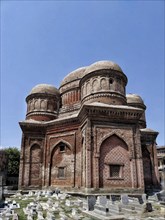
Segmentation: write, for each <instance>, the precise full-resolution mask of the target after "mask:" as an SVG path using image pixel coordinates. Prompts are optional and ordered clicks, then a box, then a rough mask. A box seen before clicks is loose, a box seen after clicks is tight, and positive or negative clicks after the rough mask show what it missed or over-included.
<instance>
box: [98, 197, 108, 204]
mask: <svg viewBox="0 0 165 220" xmlns="http://www.w3.org/2000/svg"><path fill="white" fill-rule="evenodd" d="M97 200H98V202H99V205H101V206H106V204H107V197H106V196H98V198H97Z"/></svg>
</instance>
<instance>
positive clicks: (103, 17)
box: [0, 0, 165, 147]
mask: <svg viewBox="0 0 165 220" xmlns="http://www.w3.org/2000/svg"><path fill="white" fill-rule="evenodd" d="M0 4H1V14H0V16H1V48H0V50H1V118H0V120H1V121H0V125H1V137H0V145H1V146H3V147H8V146H16V147H20V145H21V129H20V127H19V124H18V122H19V121H22V120H24V119H25V114H26V102H25V98H26V96H27V95H28V93H29V92H30V90H31V89H32V88H33V87H34V86H35V85H37V84H40V83H48V84H53V85H55V86H56V87H59V86H60V82H61V81H62V79H63V78H64V77H65V76H66V75H67V74H68V73H69V72H71V71H73V70H75V69H76V68H79V67H81V66H87V65H90V64H91V63H93V62H96V61H99V60H112V61H115V62H116V63H117V64H119V66H120V67H121V68H122V69H123V71H124V73H125V74H126V75H127V77H128V85H127V89H126V92H127V93H136V94H139V95H140V96H141V97H142V98H143V100H144V102H145V104H146V106H147V110H146V118H147V127H149V128H151V129H153V130H156V131H159V132H160V134H159V136H158V138H157V144H158V145H164V144H165V142H164V140H165V139H164V133H165V131H164V124H165V123H164V119H165V117H164V114H165V113H164V112H165V109H164V107H165V104H164V103H165V101H164V99H165V90H164V60H165V57H164V54H165V47H164V40H165V39H164V37H165V36H164V25H165V24H164V20H165V15H164V1H156V0H155V1H41V0H40V1H30V0H29V1H14V0H11V1H7V0H6V1H5V0H4V1H3V0H1V2H0Z"/></svg>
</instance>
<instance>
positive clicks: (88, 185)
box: [85, 119, 92, 188]
mask: <svg viewBox="0 0 165 220" xmlns="http://www.w3.org/2000/svg"><path fill="white" fill-rule="evenodd" d="M91 135H92V134H91V122H90V120H89V119H88V121H87V129H86V185H85V187H86V188H91V178H92V177H91V168H92V167H91Z"/></svg>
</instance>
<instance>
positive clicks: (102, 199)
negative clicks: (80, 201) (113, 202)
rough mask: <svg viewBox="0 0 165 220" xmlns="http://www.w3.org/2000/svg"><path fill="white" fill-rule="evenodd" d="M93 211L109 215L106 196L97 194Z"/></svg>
mask: <svg viewBox="0 0 165 220" xmlns="http://www.w3.org/2000/svg"><path fill="white" fill-rule="evenodd" d="M94 212H96V213H97V214H100V215H104V216H109V208H108V207H107V198H106V196H98V197H97V200H96V204H95V205H94Z"/></svg>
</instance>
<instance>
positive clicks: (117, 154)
mask: <svg viewBox="0 0 165 220" xmlns="http://www.w3.org/2000/svg"><path fill="white" fill-rule="evenodd" d="M99 187H100V188H110V187H131V169H130V160H129V151H128V146H127V144H126V143H125V142H124V141H123V140H122V139H121V138H119V137H118V136H117V135H115V134H114V135H112V136H110V137H108V138H107V139H106V140H105V141H103V143H102V145H101V147H100V158H99Z"/></svg>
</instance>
